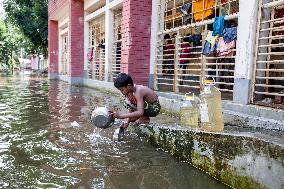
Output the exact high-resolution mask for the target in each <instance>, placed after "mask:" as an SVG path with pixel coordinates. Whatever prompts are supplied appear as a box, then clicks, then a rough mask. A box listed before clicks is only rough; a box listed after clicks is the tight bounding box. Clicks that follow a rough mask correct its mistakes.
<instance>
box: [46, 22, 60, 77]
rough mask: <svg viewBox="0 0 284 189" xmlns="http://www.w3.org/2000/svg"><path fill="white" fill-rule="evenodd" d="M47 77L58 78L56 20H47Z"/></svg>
mask: <svg viewBox="0 0 284 189" xmlns="http://www.w3.org/2000/svg"><path fill="white" fill-rule="evenodd" d="M48 59H49V65H48V77H49V79H57V78H58V63H59V62H58V61H59V59H58V22H57V21H53V20H49V21H48Z"/></svg>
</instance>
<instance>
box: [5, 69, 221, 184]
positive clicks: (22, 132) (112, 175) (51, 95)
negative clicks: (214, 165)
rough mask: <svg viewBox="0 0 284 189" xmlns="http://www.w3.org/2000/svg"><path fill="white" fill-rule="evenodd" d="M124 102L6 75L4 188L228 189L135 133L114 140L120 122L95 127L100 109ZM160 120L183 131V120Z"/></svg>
mask: <svg viewBox="0 0 284 189" xmlns="http://www.w3.org/2000/svg"><path fill="white" fill-rule="evenodd" d="M120 104H121V103H120V98H118V96H117V95H116V94H112V93H101V92H99V91H96V90H93V89H89V88H83V87H74V86H70V85H68V84H67V83H63V82H58V81H48V80H47V79H44V78H37V77H30V75H29V73H20V74H18V75H14V76H10V77H0V125H1V130H0V188H78V189H79V188H80V189H83V188H85V189H87V188H114V189H119V188H121V189H127V188H129V189H134V188H145V189H147V188H149V189H152V188H155V189H156V188H157V189H158V188H161V189H165V188H177V189H179V188H181V189H183V188H192V189H198V188H200V189H203V188H213V189H214V188H218V189H219V188H225V186H224V185H223V184H221V183H219V182H217V181H216V180H214V179H212V178H211V177H209V176H207V175H206V174H204V173H203V172H201V171H199V170H197V169H195V168H193V167H192V166H190V165H189V164H188V163H185V162H181V161H178V160H177V159H175V158H173V157H172V156H170V155H169V154H167V153H165V152H164V151H162V150H161V149H159V148H153V147H152V146H151V145H150V144H149V143H148V142H147V141H146V139H144V138H142V137H139V136H138V135H137V134H135V133H134V132H128V133H127V135H126V137H125V139H124V141H123V142H120V143H116V142H113V141H112V134H113V132H114V130H115V128H117V127H118V124H119V122H117V123H116V124H115V126H113V127H112V128H110V129H107V130H100V129H96V128H94V126H93V125H92V124H91V123H90V121H89V117H90V113H91V110H93V109H94V108H95V107H96V106H102V105H105V106H109V107H111V108H112V109H123V108H122V107H121V105H120ZM73 121H77V122H78V123H79V126H75V127H74V126H72V125H71V123H72V122H73ZM152 121H153V122H155V124H159V125H171V126H175V123H176V122H177V118H173V117H169V116H168V115H163V114H162V115H159V116H158V117H157V118H155V119H153V120H152ZM130 130H131V129H130Z"/></svg>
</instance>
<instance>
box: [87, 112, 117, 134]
mask: <svg viewBox="0 0 284 189" xmlns="http://www.w3.org/2000/svg"><path fill="white" fill-rule="evenodd" d="M91 121H92V123H93V124H94V125H95V126H96V127H98V128H102V129H106V128H109V127H111V126H112V125H113V123H114V118H113V117H112V115H111V113H110V111H109V109H108V108H107V107H97V108H96V109H95V110H94V111H93V112H92V116H91Z"/></svg>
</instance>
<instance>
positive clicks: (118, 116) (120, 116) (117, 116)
mask: <svg viewBox="0 0 284 189" xmlns="http://www.w3.org/2000/svg"><path fill="white" fill-rule="evenodd" d="M111 115H112V117H113V118H118V119H122V118H123V117H122V114H121V113H119V112H112V113H111Z"/></svg>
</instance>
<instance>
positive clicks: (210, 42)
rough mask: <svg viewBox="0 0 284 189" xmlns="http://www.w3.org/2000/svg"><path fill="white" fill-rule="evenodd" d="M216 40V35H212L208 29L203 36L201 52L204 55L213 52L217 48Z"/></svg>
mask: <svg viewBox="0 0 284 189" xmlns="http://www.w3.org/2000/svg"><path fill="white" fill-rule="evenodd" d="M217 40H218V35H217V36H213V32H212V31H208V33H207V36H206V38H205V43H204V46H203V48H202V54H203V55H205V56H209V55H211V54H213V53H215V52H216V48H217Z"/></svg>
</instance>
